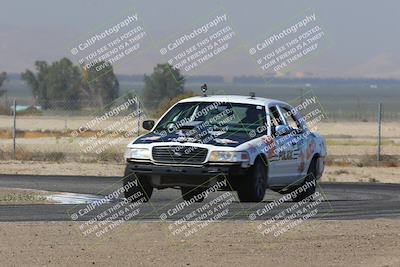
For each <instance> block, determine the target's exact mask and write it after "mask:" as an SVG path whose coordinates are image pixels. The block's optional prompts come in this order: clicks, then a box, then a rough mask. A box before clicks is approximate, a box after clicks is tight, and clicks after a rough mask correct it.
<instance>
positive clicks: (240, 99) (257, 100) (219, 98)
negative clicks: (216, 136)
mask: <svg viewBox="0 0 400 267" xmlns="http://www.w3.org/2000/svg"><path fill="white" fill-rule="evenodd" d="M185 102H228V103H242V104H253V105H262V106H264V105H268V104H272V103H274V104H284V105H287V103H285V102H282V101H279V100H275V99H269V98H263V97H253V98H252V97H250V96H241V95H210V96H195V97H189V98H185V99H183V100H181V101H179V103H185Z"/></svg>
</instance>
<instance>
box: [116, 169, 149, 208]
mask: <svg viewBox="0 0 400 267" xmlns="http://www.w3.org/2000/svg"><path fill="white" fill-rule="evenodd" d="M123 184H124V188H125V190H124V196H125V198H126V199H128V200H129V201H130V202H137V201H139V200H140V201H143V202H147V201H149V199H150V197H151V195H152V194H153V186H152V185H151V183H150V181H149V180H148V179H146V178H144V177H140V176H137V175H135V174H134V173H133V172H130V170H129V169H128V168H126V169H125V178H124V182H123Z"/></svg>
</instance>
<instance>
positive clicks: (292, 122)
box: [280, 107, 301, 130]
mask: <svg viewBox="0 0 400 267" xmlns="http://www.w3.org/2000/svg"><path fill="white" fill-rule="evenodd" d="M280 108H281V109H282V111H283V113H284V114H283V115H284V116H285V119H286V122H287V124H288V126H289V127H290V128H292V129H295V130H299V129H300V128H301V124H300V123H299V122H298V121H297V119H296V117H295V116H294V115H293V114H292V113H291V112H290V109H288V108H286V107H280Z"/></svg>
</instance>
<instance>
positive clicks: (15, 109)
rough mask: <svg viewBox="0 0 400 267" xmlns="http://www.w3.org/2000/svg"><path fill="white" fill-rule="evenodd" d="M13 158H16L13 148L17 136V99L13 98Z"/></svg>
mask: <svg viewBox="0 0 400 267" xmlns="http://www.w3.org/2000/svg"><path fill="white" fill-rule="evenodd" d="M13 117H14V118H13V119H14V123H13V159H14V160H15V159H16V149H15V139H16V137H17V133H16V128H17V101H16V100H15V98H14V108H13Z"/></svg>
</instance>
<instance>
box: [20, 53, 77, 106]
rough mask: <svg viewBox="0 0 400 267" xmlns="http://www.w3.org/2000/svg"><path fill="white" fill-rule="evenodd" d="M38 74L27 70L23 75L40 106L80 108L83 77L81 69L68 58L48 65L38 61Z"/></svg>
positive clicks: (36, 64)
mask: <svg viewBox="0 0 400 267" xmlns="http://www.w3.org/2000/svg"><path fill="white" fill-rule="evenodd" d="M35 67H36V71H37V73H36V74H35V73H33V72H32V71H30V70H26V71H25V72H23V73H21V79H22V80H24V81H25V82H26V83H27V84H28V85H29V86H30V87H31V89H32V93H33V95H34V97H35V99H36V101H37V103H38V104H39V105H41V106H42V107H43V108H44V109H47V108H62V109H65V108H78V107H79V99H80V90H81V89H80V88H81V85H82V75H81V72H80V70H79V67H77V66H74V65H73V63H72V62H71V61H70V60H69V59H68V58H62V59H61V60H60V61H55V62H53V63H52V64H51V65H48V64H47V62H45V61H36V62H35Z"/></svg>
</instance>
